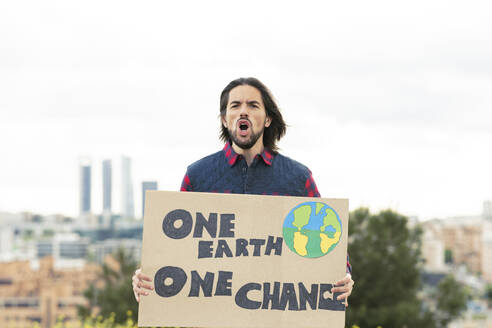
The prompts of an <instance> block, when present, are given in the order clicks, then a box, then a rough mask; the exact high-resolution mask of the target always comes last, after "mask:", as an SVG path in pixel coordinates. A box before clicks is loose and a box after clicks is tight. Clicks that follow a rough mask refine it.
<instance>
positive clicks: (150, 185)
mask: <svg viewBox="0 0 492 328" xmlns="http://www.w3.org/2000/svg"><path fill="white" fill-rule="evenodd" d="M147 190H157V181H143V182H142V217H143V216H144V210H145V192H146V191H147Z"/></svg>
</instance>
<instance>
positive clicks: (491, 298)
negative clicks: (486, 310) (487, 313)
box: [485, 284, 492, 307]
mask: <svg viewBox="0 0 492 328" xmlns="http://www.w3.org/2000/svg"><path fill="white" fill-rule="evenodd" d="M485 299H486V300H487V302H488V303H489V307H490V306H492V284H487V288H486V289H485Z"/></svg>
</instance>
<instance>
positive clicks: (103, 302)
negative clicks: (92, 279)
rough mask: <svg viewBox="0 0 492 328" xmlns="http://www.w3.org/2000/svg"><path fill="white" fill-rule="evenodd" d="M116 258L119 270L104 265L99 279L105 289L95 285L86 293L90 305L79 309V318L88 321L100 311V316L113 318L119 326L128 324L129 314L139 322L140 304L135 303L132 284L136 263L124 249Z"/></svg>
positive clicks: (134, 320)
mask: <svg viewBox="0 0 492 328" xmlns="http://www.w3.org/2000/svg"><path fill="white" fill-rule="evenodd" d="M114 257H115V260H116V261H117V262H118V264H119V270H115V269H113V268H111V267H110V266H109V265H107V264H106V263H105V264H103V266H102V273H101V275H100V277H99V279H101V280H102V281H103V282H104V287H102V288H101V289H98V288H96V287H95V286H94V284H93V285H91V286H90V287H89V288H88V289H87V290H86V291H85V292H84V296H85V297H86V298H87V300H88V303H89V304H88V306H86V307H84V306H79V308H78V312H79V316H80V317H81V318H83V319H84V320H88V318H90V317H91V315H92V314H93V313H94V311H95V310H96V309H99V314H100V315H102V316H103V317H105V318H110V317H111V316H113V320H114V322H115V323H117V324H125V323H126V322H128V319H129V318H128V313H130V315H131V318H130V319H131V320H132V321H133V322H136V321H137V313H138V303H137V302H136V301H135V297H134V295H133V289H132V284H131V277H132V275H133V273H134V271H135V268H136V263H135V261H133V260H132V259H131V257H130V256H129V255H128V254H126V253H125V251H124V250H123V249H120V250H119V251H118V252H117V253H116V254H115V255H114Z"/></svg>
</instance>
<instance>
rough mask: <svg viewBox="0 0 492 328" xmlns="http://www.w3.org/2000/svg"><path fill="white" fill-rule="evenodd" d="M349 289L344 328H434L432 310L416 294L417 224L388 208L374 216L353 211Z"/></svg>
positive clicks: (417, 282) (417, 276)
mask: <svg viewBox="0 0 492 328" xmlns="http://www.w3.org/2000/svg"><path fill="white" fill-rule="evenodd" d="M349 234H350V235H349V246H348V252H349V254H350V261H351V262H352V263H353V265H354V272H353V279H354V281H355V286H354V290H353V292H352V295H351V297H350V298H349V308H348V311H347V326H349V327H350V326H352V325H357V326H360V327H364V328H366V327H367V328H369V327H377V326H379V325H381V326H383V327H419V328H425V327H434V320H433V317H432V314H431V313H430V312H427V311H423V310H422V308H423V307H422V303H421V301H420V300H419V299H418V298H417V292H418V290H419V289H420V287H421V284H420V272H419V270H420V264H421V254H420V247H421V241H420V237H421V234H422V231H421V229H420V228H415V229H409V228H408V226H407V218H406V217H404V216H402V215H400V214H398V213H395V212H393V211H391V210H386V211H382V212H380V213H378V214H376V215H372V214H371V213H369V210H368V209H366V208H361V209H357V210H356V211H354V212H352V213H351V214H350V220H349Z"/></svg>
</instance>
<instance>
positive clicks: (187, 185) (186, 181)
mask: <svg viewBox="0 0 492 328" xmlns="http://www.w3.org/2000/svg"><path fill="white" fill-rule="evenodd" d="M179 191H193V187H192V186H191V182H190V177H189V176H188V171H187V172H186V174H185V176H184V178H183V182H181V189H180V190H179Z"/></svg>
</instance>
